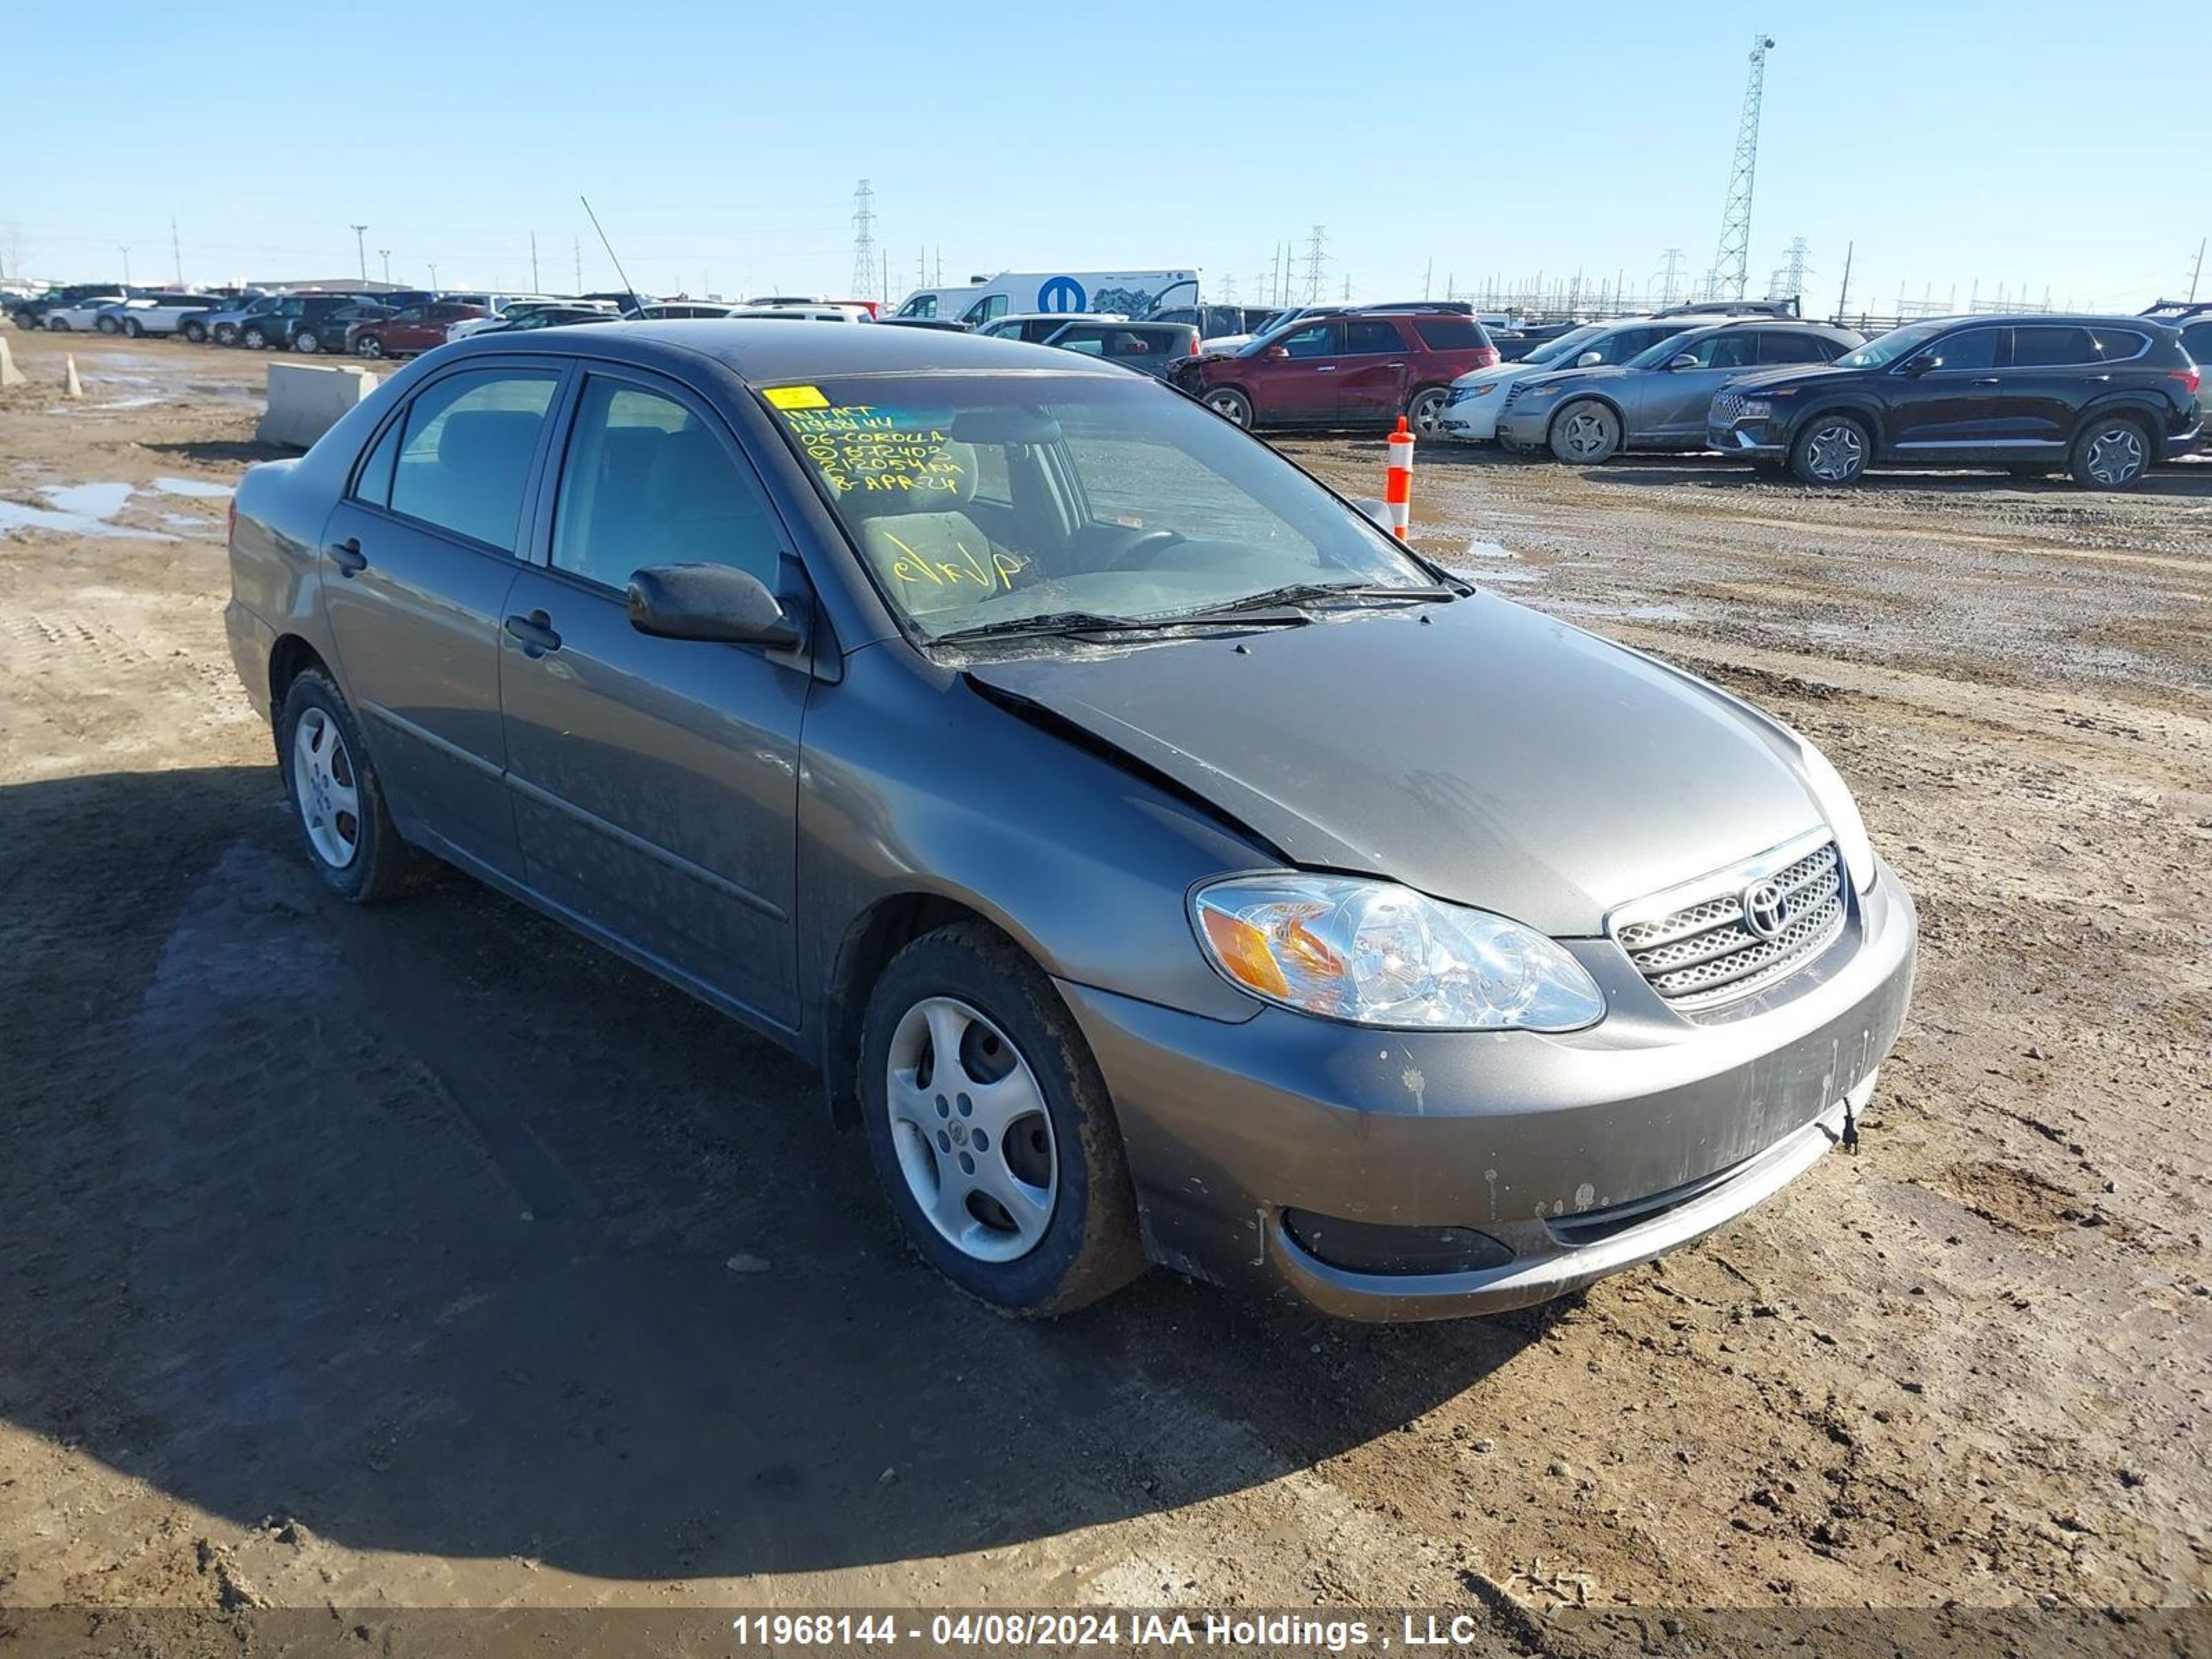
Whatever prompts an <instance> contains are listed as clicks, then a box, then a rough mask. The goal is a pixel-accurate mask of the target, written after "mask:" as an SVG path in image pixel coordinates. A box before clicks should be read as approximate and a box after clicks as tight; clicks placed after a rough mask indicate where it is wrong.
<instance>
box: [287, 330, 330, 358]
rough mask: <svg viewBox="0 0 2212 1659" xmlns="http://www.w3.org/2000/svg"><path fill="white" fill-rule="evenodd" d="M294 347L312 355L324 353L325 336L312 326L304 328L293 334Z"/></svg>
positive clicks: (316, 355)
mask: <svg viewBox="0 0 2212 1659" xmlns="http://www.w3.org/2000/svg"><path fill="white" fill-rule="evenodd" d="M292 349H293V350H295V351H304V352H306V353H307V356H310V357H318V356H321V355H322V350H323V337H322V336H321V335H319V334H318V333H316V332H315V331H314V330H313V329H312V328H303V329H301V330H299V331H297V332H295V334H294V335H293V336H292Z"/></svg>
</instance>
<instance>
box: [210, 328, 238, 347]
mask: <svg viewBox="0 0 2212 1659" xmlns="http://www.w3.org/2000/svg"><path fill="white" fill-rule="evenodd" d="M215 343H216V344H217V345H219V346H227V345H236V344H237V343H238V325H237V324H236V323H217V324H216V325H215Z"/></svg>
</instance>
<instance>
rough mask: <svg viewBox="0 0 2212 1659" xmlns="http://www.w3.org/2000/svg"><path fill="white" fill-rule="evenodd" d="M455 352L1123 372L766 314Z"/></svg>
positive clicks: (747, 373) (977, 340) (968, 341)
mask: <svg viewBox="0 0 2212 1659" xmlns="http://www.w3.org/2000/svg"><path fill="white" fill-rule="evenodd" d="M447 349H449V350H452V351H453V352H454V353H455V354H456V356H459V355H463V354H473V353H476V352H478V351H481V352H483V353H484V354H486V355H489V354H492V353H495V352H500V351H507V352H512V351H515V350H518V349H523V350H529V351H532V352H574V353H576V354H577V355H579V356H593V357H601V358H606V357H612V358H617V359H621V360H625V361H629V362H636V363H640V364H643V365H648V366H649V365H653V364H655V363H660V364H667V363H668V362H669V359H670V358H671V356H677V355H679V354H681V355H692V356H705V357H708V358H711V359H713V360H714V362H718V363H720V364H721V365H722V366H723V367H724V368H727V369H729V370H730V371H731V372H732V374H735V375H737V377H738V379H739V380H744V381H745V382H746V383H748V384H749V385H772V384H775V383H776V382H779V381H784V380H807V379H809V378H811V377H816V376H819V377H820V378H822V379H824V380H829V379H833V378H835V377H836V376H838V375H841V374H930V373H933V372H950V373H958V372H960V371H963V370H966V371H969V372H977V373H985V374H987V373H990V372H991V371H993V370H998V371H1000V372H1006V373H1011V372H1017V371H1019V370H1022V369H1050V370H1052V371H1053V372H1054V373H1056V374H1069V373H1079V374H1085V373H1087V374H1097V375H1100V376H1102V377H1104V378H1109V379H1113V380H1120V379H1121V378H1123V377H1124V375H1125V374H1126V371H1124V370H1122V369H1120V368H1114V367H1112V366H1110V365H1106V364H1101V365H1099V366H1098V367H1097V368H1086V367H1085V365H1087V364H1088V363H1089V362H1090V360H1089V359H1088V358H1085V357H1082V356H1071V355H1070V354H1069V353H1067V352H1065V351H1058V350H1054V349H1053V348H1051V347H1049V346H1043V345H1031V344H1030V343H1027V342H1025V341H1021V340H1009V339H987V338H985V337H983V336H981V335H980V334H969V333H958V334H955V333H948V332H946V331H942V330H939V329H933V328H887V329H876V328H821V329H815V328H806V329H797V328H787V327H785V326H783V325H781V323H775V322H771V321H769V320H768V319H765V318H743V317H732V318H703V317H702V318H695V319H667V320H665V321H664V320H653V321H636V322H623V323H621V324H619V325H610V326H608V327H605V328H594V329H587V330H585V331H581V332H580V333H577V334H572V335H568V336H565V337H563V336H561V335H558V334H556V333H555V332H553V331H550V330H539V331H532V338H531V342H530V343H529V345H528V346H526V347H519V346H517V345H516V344H515V343H514V341H513V337H501V335H499V334H496V333H478V334H471V335H470V336H468V337H466V338H465V339H463V340H459V341H456V342H454V343H453V344H452V345H451V346H449V347H448V348H447Z"/></svg>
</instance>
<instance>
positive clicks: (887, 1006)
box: [860, 922, 1145, 1318]
mask: <svg viewBox="0 0 2212 1659" xmlns="http://www.w3.org/2000/svg"><path fill="white" fill-rule="evenodd" d="M860 1079H861V1091H862V1102H863V1109H864V1112H865V1114H866V1130H867V1137H868V1148H869V1152H870V1154H871V1156H872V1158H873V1159H874V1162H875V1165H876V1174H877V1176H878V1179H879V1180H880V1181H881V1182H882V1183H883V1187H884V1194H885V1195H886V1196H887V1197H888V1198H889V1200H890V1206H891V1208H892V1211H893V1212H895V1213H896V1215H897V1217H898V1219H899V1223H900V1225H901V1226H902V1228H903V1229H904V1230H905V1232H906V1235H907V1240H908V1243H910V1244H911V1245H912V1246H913V1247H914V1249H915V1251H916V1253H917V1254H919V1255H921V1258H922V1259H923V1260H924V1261H927V1262H928V1263H929V1264H930V1265H931V1266H932V1267H935V1268H936V1269H937V1270H938V1272H939V1273H942V1274H943V1275H944V1276H945V1278H947V1279H951V1281H952V1283H953V1284H954V1285H957V1287H958V1288H959V1289H961V1290H963V1291H966V1292H967V1293H968V1294H969V1295H970V1296H972V1297H975V1298H976V1299H977V1300H978V1301H981V1302H984V1303H987V1304H989V1305H990V1306H992V1307H994V1308H996V1309H998V1310H1000V1311H1001V1312H1003V1313H1009V1314H1017V1315H1020V1316H1024V1317H1029V1318H1040V1317H1045V1316H1051V1315H1054V1314H1062V1313H1068V1312H1071V1311H1073V1310H1075V1309H1077V1308H1080V1307H1083V1306H1084V1305H1085V1304H1088V1303H1091V1302H1095V1301H1097V1299H1098V1298H1099V1297H1103V1296H1106V1295H1109V1294H1110V1293H1111V1292H1113V1291H1117V1290H1119V1289H1120V1288H1121V1286H1122V1285H1126V1284H1127V1283H1128V1282H1129V1281H1130V1280H1131V1279H1134V1278H1135V1277H1136V1276H1137V1275H1138V1274H1139V1273H1141V1272H1143V1271H1144V1266H1145V1261H1144V1254H1143V1251H1142V1249H1141V1247H1140V1246H1139V1243H1138V1240H1137V1212H1136V1200H1135V1195H1134V1194H1133V1192H1132V1190H1131V1188H1130V1184H1129V1173H1128V1168H1127V1164H1126V1163H1125V1161H1124V1159H1123V1157H1122V1152H1121V1131H1120V1128H1119V1127H1118V1125H1117V1123H1116V1121H1115V1116H1114V1105H1113V1102H1112V1100H1111V1099H1110V1098H1109V1096H1108V1094H1107V1092H1106V1085H1105V1080H1104V1079H1103V1078H1102V1077H1100V1075H1099V1073H1098V1066H1097V1062H1096V1061H1095V1060H1092V1058H1091V1051H1090V1048H1089V1047H1088V1046H1087V1045H1086V1044H1085V1042H1084V1041H1083V1037H1082V1034H1081V1033H1080V1032H1079V1030H1077V1029H1076V1025H1075V1021H1074V1018H1073V1016H1072V1015H1070V1014H1069V1012H1067V1007H1066V1004H1065V1003H1063V1002H1062V1001H1061V1000H1060V996H1059V994H1058V993H1057V992H1055V991H1054V989H1053V987H1052V982H1051V981H1050V980H1048V979H1047V978H1046V977H1045V975H1043V974H1042V973H1041V972H1039V971H1038V969H1036V965H1035V964H1034V963H1031V962H1030V960H1029V958H1028V957H1026V956H1024V954H1023V953H1022V952H1021V951H1020V950H1019V949H1018V947H1017V946H1016V945H1014V944H1013V943H1012V941H1011V940H1010V939H1006V936H1005V935H1003V934H1001V933H998V932H997V931H996V930H994V929H993V928H991V927H986V926H984V925H983V924H981V923H980V922H975V923H961V924H958V925H956V926H953V927H945V928H941V929H939V931H937V932H935V933H927V934H924V935H923V936H922V937H921V938H920V939H916V940H915V941H914V943H912V944H911V945H908V946H907V947H906V948H905V949H904V950H902V951H900V952H899V953H898V955H897V956H896V957H894V958H893V959H892V961H891V963H890V966H889V967H888V968H886V969H884V973H883V976H882V978H881V979H879V980H878V981H877V983H876V987H875V990H874V992H873V994H872V995H871V997H870V999H869V1002H868V1012H867V1018H866V1023H865V1024H864V1025H863V1027H862V1030H861V1035H860Z"/></svg>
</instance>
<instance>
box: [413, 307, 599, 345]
mask: <svg viewBox="0 0 2212 1659" xmlns="http://www.w3.org/2000/svg"><path fill="white" fill-rule="evenodd" d="M540 311H588V312H595V313H599V314H601V315H603V316H605V318H606V319H608V320H609V321H610V322H611V321H613V320H614V319H616V318H617V317H619V316H620V315H621V311H620V308H619V307H617V306H615V305H614V304H613V303H612V302H611V301H604V300H515V301H510V302H509V304H508V305H507V309H506V310H504V311H501V312H499V313H495V314H493V315H489V316H483V317H464V318H461V319H459V320H458V321H456V322H453V323H451V324H448V325H447V328H446V337H447V339H448V340H465V339H467V338H468V337H469V336H470V335H471V334H477V333H480V332H482V331H483V330H485V329H488V328H496V327H498V326H499V325H501V323H513V322H520V320H521V319H523V318H525V317H528V316H531V315H532V314H533V313H537V312H540Z"/></svg>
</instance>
